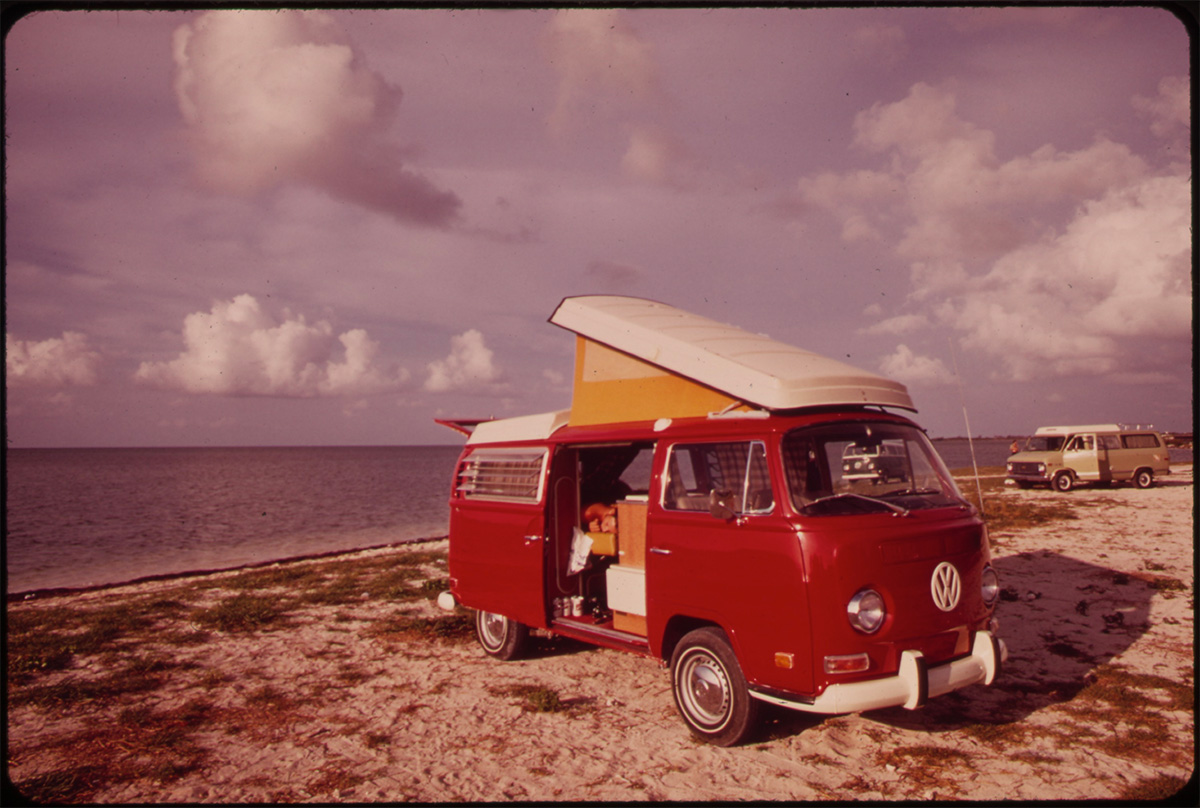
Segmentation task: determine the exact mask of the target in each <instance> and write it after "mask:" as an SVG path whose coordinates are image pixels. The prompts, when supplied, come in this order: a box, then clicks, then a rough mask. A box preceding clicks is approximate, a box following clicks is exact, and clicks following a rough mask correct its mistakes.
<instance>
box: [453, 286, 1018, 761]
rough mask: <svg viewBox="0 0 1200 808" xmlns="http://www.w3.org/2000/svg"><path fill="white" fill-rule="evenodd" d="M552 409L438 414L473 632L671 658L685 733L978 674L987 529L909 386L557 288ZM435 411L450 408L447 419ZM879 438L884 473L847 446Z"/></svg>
mask: <svg viewBox="0 0 1200 808" xmlns="http://www.w3.org/2000/svg"><path fill="white" fill-rule="evenodd" d="M550 321H551V322H552V323H555V324H556V325H560V326H562V327H564V328H566V329H568V330H570V331H573V332H574V333H575V334H576V335H577V343H576V367H575V387H574V397H573V400H572V405H571V408H570V410H565V411H561V412H552V413H545V414H542V415H532V416H525V417H520V418H511V419H503V420H493V421H485V422H482V423H476V422H449V423H450V425H454V426H457V427H458V428H460V429H461V430H462V431H464V432H467V433H468V434H469V438H468V440H467V443H466V447H465V448H464V450H463V453H462V455H461V457H460V458H459V461H458V464H457V468H456V470H455V476H454V482H453V488H452V492H451V498H450V551H449V565H450V587H451V589H450V596H447V597H446V598H444V599H443V601H444V605H447V606H449V607H450V608H453V606H454V605H455V604H461V605H463V606H465V607H468V608H470V609H473V610H475V613H476V629H477V633H478V637H479V641H480V643H481V645H482V646H483V649H484V650H485V651H486V652H487V653H488V654H491V655H492V656H495V657H498V658H500V659H512V658H515V657H517V656H519V655H520V654H521V653H522V652H523V651H524V650H525V647H526V644H527V641H528V638H529V632H530V630H531V629H540V630H543V631H545V632H550V633H552V634H557V635H562V636H565V637H572V638H575V639H577V640H582V641H585V642H589V643H594V644H596V645H601V646H606V647H609V648H617V649H623V650H627V651H632V652H634V653H638V654H643V655H646V656H649V657H652V658H655V659H657V660H659V661H660V662H662V663H663V664H666V665H669V667H670V670H671V682H672V688H673V693H674V698H675V704H676V707H677V708H678V711H679V714H680V715H681V716H682V718H683V720H684V722H685V723H686V724H687V725H688V727H689V728H690V729H691V731H692V732H693V733H695V734H696V735H697V736H699V737H701V738H703V739H705V740H707V741H709V742H712V743H715V744H720V745H731V744H735V743H738V742H740V741H742V740H744V739H745V738H746V737H747V735H748V733H750V732H751V731H752V730H753V728H754V725H755V718H756V713H757V708H758V705H759V703H760V702H768V703H771V704H777V705H782V706H785V707H789V708H793V709H796V710H804V711H810V712H817V713H848V712H856V711H860V710H870V709H876V708H881V707H891V706H899V705H902V706H904V707H907V708H910V709H911V708H917V707H920V706H921V705H922V704H924V703H925V701H926V700H927V699H928V698H930V697H933V696H938V695H940V694H943V693H947V692H949V691H952V690H957V689H959V688H963V687H966V686H968V685H972V684H990V683H991V682H992V681H993V680H994V678H995V677H996V675H997V672H998V671H999V669H1000V666H1001V663H1002V661H1003V660H1004V659H1005V657H1006V656H1007V651H1006V649H1005V646H1004V643H1003V642H1002V641H1001V640H1000V639H999V638H998V637H997V635H996V622H995V619H994V618H993V610H994V608H995V605H996V601H997V597H998V595H999V583H998V580H997V577H996V573H995V572H994V571H993V570H992V568H991V566H990V564H989V557H990V556H989V549H988V540H987V534H986V531H985V528H984V525H983V523H982V521H981V520H980V518H979V514H978V513H977V511H976V509H975V508H974V507H973V506H972V505H971V504H970V503H968V502H967V501H966V500H965V499H964V497H963V496H962V494H961V493H960V492H959V490H958V489H957V487H956V486H955V483H954V480H953V478H952V477H951V475H950V473H949V472H948V471H947V470H946V467H945V466H944V465H943V463H942V461H941V459H940V458H939V457H938V455H937V452H936V451H935V450H934V448H933V446H932V445H931V444H930V442H929V440H928V438H927V437H926V436H925V434H924V432H923V431H922V430H921V429H920V427H918V426H917V425H916V424H915V423H913V422H912V421H911V420H909V419H908V418H907V417H905V416H903V415H901V414H898V413H896V412H893V411H892V410H896V409H899V410H909V411H912V410H914V407H913V405H912V401H911V399H910V398H909V395H908V392H907V390H906V389H905V388H904V386H903V385H901V384H899V383H897V382H893V381H890V380H888V379H884V378H881V377H879V376H876V375H874V374H869V373H866V372H864V371H861V370H858V369H856V368H852V367H850V366H848V365H845V364H843V363H840V362H836V361H834V360H830V359H826V358H824V357H820V356H817V355H815V354H812V353H809V352H807V351H803V350H800V349H798V348H794V347H791V346H788V345H784V344H782V343H778V342H775V341H772V340H770V339H768V338H766V337H763V336H760V335H756V334H750V333H747V332H745V331H742V330H740V329H737V328H734V327H731V326H728V325H723V324H721V323H717V322H715V321H712V320H709V319H706V318H703V317H699V316H697V315H693V314H689V313H687V312H683V311H680V310H678V309H675V308H672V307H670V306H666V305H663V304H660V303H656V302H652V301H648V300H641V299H637V298H629V297H617V296H588V297H577V298H567V299H566V300H564V301H562V303H561V304H560V305H559V307H558V309H557V310H556V311H555V313H554V315H553V316H552V317H551V319H550ZM444 423H447V422H444ZM858 457H864V458H876V459H878V458H886V459H887V461H886V462H887V470H886V473H882V468H881V469H880V473H871V474H863V473H854V472H853V471H850V472H848V471H847V469H852V468H853V466H852V464H847V462H846V459H847V458H858Z"/></svg>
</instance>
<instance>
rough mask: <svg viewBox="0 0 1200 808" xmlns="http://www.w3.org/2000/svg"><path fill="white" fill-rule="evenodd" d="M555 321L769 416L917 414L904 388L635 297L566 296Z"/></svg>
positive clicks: (793, 348)
mask: <svg viewBox="0 0 1200 808" xmlns="http://www.w3.org/2000/svg"><path fill="white" fill-rule="evenodd" d="M550 322H552V323H554V324H555V325H558V326H562V327H563V328H565V329H567V330H569V331H573V332H575V333H576V334H579V335H580V336H582V337H585V338H587V339H591V340H594V341H596V342H599V343H602V344H604V345H607V346H609V347H610V348H615V349H616V350H618V351H623V352H624V353H627V354H630V355H632V356H635V357H637V358H638V359H642V360H644V361H646V362H649V363H651V364H653V365H656V366H658V367H661V368H663V369H665V370H668V371H671V372H672V373H676V374H678V375H680V376H683V377H685V378H688V379H692V380H694V381H696V382H699V383H701V384H704V385H706V386H708V387H711V388H713V389H715V390H719V391H720V392H722V393H725V394H726V395H728V396H731V397H733V398H736V399H738V400H739V401H742V402H745V403H746V404H752V405H754V406H758V407H763V408H765V409H769V410H789V409H795V408H798V407H820V406H826V405H838V404H877V405H883V406H888V407H900V408H902V409H906V410H913V411H916V407H914V406H913V403H912V399H911V398H910V397H909V395H908V389H907V388H906V387H905V386H904V385H903V384H901V383H899V382H895V381H892V380H891V379H885V378H884V377H882V376H877V375H875V374H874V373H868V372H867V371H864V370H859V369H858V368H855V367H851V366H850V365H847V364H845V363H843V362H839V361H837V360H835V359H829V358H826V357H824V356H819V355H817V354H815V353H812V352H810V351H805V350H803V349H801V348H796V347H793V346H791V345H786V344H784V343H782V342H776V341H775V340H773V339H770V338H769V337H765V336H763V335H761V334H751V333H749V332H747V331H743V330H742V329H740V328H736V327H735V326H731V325H725V324H723V323H718V322H717V321H715V320H710V319H708V318H707V317H701V316H700V315H698V314H691V313H689V312H686V311H681V310H680V309H676V308H674V307H672V306H667V305H665V304H662V303H656V302H654V301H652V300H643V299H641V298H636V297H621V296H616V295H589V296H585V297H568V298H566V299H565V300H563V301H562V303H560V304H559V306H558V308H557V309H556V310H555V312H554V314H553V315H552V316H551V317H550Z"/></svg>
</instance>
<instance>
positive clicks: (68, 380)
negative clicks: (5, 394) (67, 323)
mask: <svg viewBox="0 0 1200 808" xmlns="http://www.w3.org/2000/svg"><path fill="white" fill-rule="evenodd" d="M100 362H101V358H100V354H99V353H97V352H96V351H94V350H92V348H91V346H90V345H89V344H88V338H87V336H86V335H84V334H80V333H78V332H75V331H64V332H63V335H62V337H56V338H52V339H47V340H42V341H40V342H34V341H32V340H22V339H16V338H15V337H13V335H12V334H7V333H6V334H5V335H4V367H5V378H6V381H7V383H8V385H9V386H11V387H67V386H89V385H93V384H95V383H96V382H97V381H98V379H99V370H100Z"/></svg>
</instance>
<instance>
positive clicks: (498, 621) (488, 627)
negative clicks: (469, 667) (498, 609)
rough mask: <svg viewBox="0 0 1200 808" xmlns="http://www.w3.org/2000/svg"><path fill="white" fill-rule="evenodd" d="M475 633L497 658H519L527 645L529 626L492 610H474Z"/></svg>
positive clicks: (489, 652)
mask: <svg viewBox="0 0 1200 808" xmlns="http://www.w3.org/2000/svg"><path fill="white" fill-rule="evenodd" d="M475 635H476V636H477V637H478V638H479V644H480V645H482V646H483V650H484V651H486V652H487V653H488V654H489V655H490V656H494V657H496V658H497V659H503V660H509V659H520V658H521V656H523V655H524V653H525V648H526V647H527V646H528V645H529V626H526V625H524V624H522V623H518V622H517V621H516V620H510V619H509V618H507V617H505V616H504V615H502V614H493V613H492V612H475Z"/></svg>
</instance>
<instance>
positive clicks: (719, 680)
mask: <svg viewBox="0 0 1200 808" xmlns="http://www.w3.org/2000/svg"><path fill="white" fill-rule="evenodd" d="M671 692H672V695H674V697H675V708H676V709H677V710H679V715H680V716H681V717H682V718H683V721H684V723H685V724H687V726H688V729H690V730H691V731H692V734H693V735H695V736H696V737H698V738H700V739H702V740H704V741H707V742H708V743H711V744H715V745H716V746H734V745H736V744H739V743H741V742H742V741H744V740H746V738H747V737H749V735H750V734H751V733H752V732H753V731H754V730H755V728H756V727H757V726H758V702H757V701H756V700H755V699H754V698H753V697H752V696H751V695H750V690H749V688H748V687H747V686H746V677H745V676H743V675H742V666H741V665H739V664H738V661H737V657H736V656H735V655H734V653H733V649H732V648H731V647H730V645H729V640H728V639H726V637H725V632H723V631H721V630H720V629H719V628H716V627H714V626H705V627H704V628H698V629H696V630H695V631H691V632H689V633H688V634H687V635H685V636H684V638H683V639H682V640H680V641H679V645H677V646H676V647H675V653H674V654H672V655H671Z"/></svg>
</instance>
